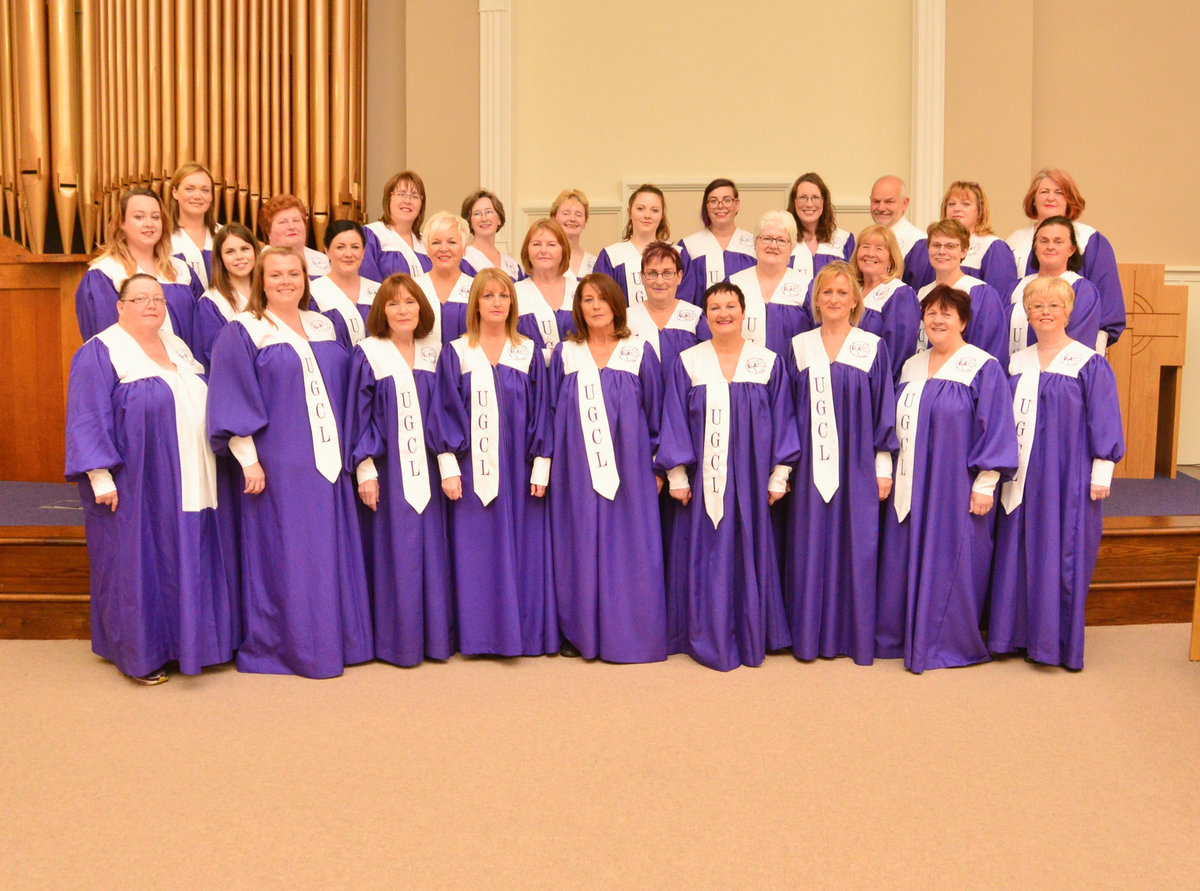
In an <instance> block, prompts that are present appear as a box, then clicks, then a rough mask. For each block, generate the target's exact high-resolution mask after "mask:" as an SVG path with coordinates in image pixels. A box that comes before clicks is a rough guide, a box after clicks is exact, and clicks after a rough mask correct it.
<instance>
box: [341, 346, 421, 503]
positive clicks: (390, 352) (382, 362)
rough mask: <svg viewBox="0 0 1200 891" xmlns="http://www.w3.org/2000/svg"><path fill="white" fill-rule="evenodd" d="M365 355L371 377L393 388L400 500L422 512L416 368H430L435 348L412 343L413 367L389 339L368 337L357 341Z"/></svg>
mask: <svg viewBox="0 0 1200 891" xmlns="http://www.w3.org/2000/svg"><path fill="white" fill-rule="evenodd" d="M358 346H359V349H361V350H362V351H363V354H364V355H365V356H366V357H367V362H369V363H370V365H371V371H372V372H373V373H374V374H375V380H377V381H381V380H383V379H385V378H389V377H390V378H391V379H392V381H393V383H394V384H395V387H396V421H397V423H396V451H397V457H398V459H399V464H400V478H401V480H402V481H403V483H404V500H405V501H407V502H408V503H409V504H410V505H412V508H413V510H415V511H416V512H417V513H422V512H423V511H424V510H425V507H426V505H428V504H429V492H430V485H429V458H428V456H427V455H426V453H425V427H424V425H423V424H422V422H421V403H420V401H419V400H418V399H417V380H416V377H415V375H414V374H413V372H414V371H415V370H417V369H421V370H423V371H433V370H434V369H435V367H436V363H437V353H438V351H437V350H436V349H435V348H433V347H430V346H422V343H421V342H419V343H417V344H416V347H415V349H414V354H413V365H414V367H413V368H409V367H408V363H407V362H405V361H404V357H403V356H402V355H400V350H398V349H397V348H396V345H395V344H394V343H392V341H391V340H390V339H385V338H381V337H368V338H366V339H365V340H363V341H362V342H361V343H359V345H358Z"/></svg>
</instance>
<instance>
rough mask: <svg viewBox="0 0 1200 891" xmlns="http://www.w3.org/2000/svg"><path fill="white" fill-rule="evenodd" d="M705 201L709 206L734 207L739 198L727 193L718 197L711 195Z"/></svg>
mask: <svg viewBox="0 0 1200 891" xmlns="http://www.w3.org/2000/svg"><path fill="white" fill-rule="evenodd" d="M704 203H705V205H707V206H708V207H733V205H734V204H736V203H737V199H736V198H734V197H733V196H732V195H726V196H725V197H724V198H717V197H714V196H712V195H709V196H708V198H707V199H706V200H705V202H704Z"/></svg>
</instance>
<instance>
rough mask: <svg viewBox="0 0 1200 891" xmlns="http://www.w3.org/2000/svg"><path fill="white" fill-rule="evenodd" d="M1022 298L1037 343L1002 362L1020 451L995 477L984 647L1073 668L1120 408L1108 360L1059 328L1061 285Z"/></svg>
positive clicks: (1041, 281)
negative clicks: (1008, 477)
mask: <svg viewBox="0 0 1200 891" xmlns="http://www.w3.org/2000/svg"><path fill="white" fill-rule="evenodd" d="M1043 225H1044V224H1043ZM1021 300H1022V303H1023V304H1024V309H1025V314H1026V316H1028V318H1029V324H1030V325H1031V326H1032V327H1033V329H1034V331H1035V332H1036V333H1037V343H1035V344H1034V345H1032V346H1029V347H1026V348H1025V349H1023V350H1020V351H1019V352H1017V353H1014V354H1013V357H1012V358H1011V359H1010V360H1009V363H1008V374H1009V377H1008V383H1009V387H1010V388H1011V390H1012V404H1013V413H1014V415H1015V416H1016V421H1017V441H1018V447H1019V458H1018V462H1017V473H1016V475H1015V476H1014V477H1013V479H1012V481H1011V482H1007V483H1005V484H1004V485H1003V486H1001V487H1000V505H999V517H998V520H997V524H996V558H995V562H994V564H993V566H994V568H993V571H992V592H991V593H992V596H991V608H990V612H989V621H988V649H989V650H990V651H991V652H993V653H1010V652H1013V651H1021V650H1023V651H1024V652H1025V655H1026V656H1027V657H1028V658H1029V659H1030V660H1031V661H1033V662H1041V663H1045V664H1048V665H1062V666H1063V667H1065V668H1067V669H1070V670H1073V671H1078V670H1080V669H1082V668H1083V630H1084V629H1083V626H1084V607H1085V605H1086V603H1087V595H1088V587H1089V586H1090V585H1091V581H1092V570H1093V569H1094V568H1095V566H1096V555H1097V554H1098V552H1099V549H1100V527H1101V522H1102V519H1103V512H1102V510H1101V502H1102V501H1103V500H1104V499H1105V498H1107V497H1108V495H1109V493H1110V491H1111V488H1110V487H1111V485H1112V475H1113V467H1114V465H1115V463H1116V462H1117V461H1119V460H1121V457H1122V456H1123V455H1124V453H1125V440H1124V436H1123V434H1122V432H1121V407H1120V403H1119V401H1118V399H1117V382H1116V378H1115V376H1114V375H1113V370H1112V367H1111V366H1110V365H1109V364H1108V362H1107V361H1105V359H1104V357H1103V356H1101V355H1100V354H1099V353H1097V352H1095V351H1094V350H1093V349H1092V348H1091V347H1090V346H1089V345H1087V344H1086V343H1080V342H1079V341H1077V340H1074V339H1072V338H1071V336H1070V334H1068V333H1067V330H1068V320H1069V319H1070V318H1071V316H1072V314H1073V309H1074V306H1075V305H1076V304H1075V294H1074V290H1073V288H1072V287H1071V285H1070V283H1069V282H1067V281H1066V280H1065V279H1062V278H1035V279H1033V280H1032V281H1030V282H1029V283H1028V284H1027V285H1026V286H1025V290H1024V292H1023V293H1022V295H1021Z"/></svg>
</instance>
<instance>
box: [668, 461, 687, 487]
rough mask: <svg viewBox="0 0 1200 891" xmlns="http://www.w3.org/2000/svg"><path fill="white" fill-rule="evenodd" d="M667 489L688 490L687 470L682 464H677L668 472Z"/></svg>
mask: <svg viewBox="0 0 1200 891" xmlns="http://www.w3.org/2000/svg"><path fill="white" fill-rule="evenodd" d="M667 488H668V489H686V488H688V475H687V468H686V467H684V466H683V465H682V464H676V465H675V466H674V467H672V468H671V469H670V470H668V471H667Z"/></svg>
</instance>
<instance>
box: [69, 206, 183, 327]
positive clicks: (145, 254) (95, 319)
mask: <svg viewBox="0 0 1200 891" xmlns="http://www.w3.org/2000/svg"><path fill="white" fill-rule="evenodd" d="M139 272H140V273H143V274H145V275H149V276H150V277H152V278H154V279H155V280H156V281H158V283H159V284H160V285H162V289H163V296H164V297H166V298H167V314H166V316H165V317H164V319H163V328H164V330H166V331H167V332H168V333H171V334H174V335H176V336H178V337H180V338H182V339H183V341H184V343H186V344H187V345H188V346H189V347H193V348H194V344H193V342H192V340H193V339H192V320H193V317H194V315H195V311H196V301H197V300H199V299H200V295H201V294H202V293H203V288H201V287H200V283H199V282H198V281H197V280H196V278H195V276H193V275H192V271H191V269H189V268H188V265H187V264H186V263H185V262H183V260H180V259H178V258H176V257H173V256H172V255H171V235H170V233H169V232H168V231H167V227H166V221H165V220H164V218H163V207H162V202H161V201H160V200H159V197H158V195H157V194H156V193H155V192H152V191H151V190H150V189H143V188H140V187H138V188H133V189H126V190H125V191H124V192H123V193H122V194H121V201H120V203H119V204H118V205H117V210H116V213H115V214H114V215H113V218H112V220H111V221H110V223H109V230H108V245H107V246H106V247H105V249H104V252H103V253H101V254H100V256H99V257H97V258H96V259H95V260H93V261H92V263H91V265H90V266H88V270H87V272H85V273H84V274H83V279H82V280H81V281H80V282H79V287H78V288H77V289H76V290H75V316H76V319H77V320H78V322H79V333H80V335H82V337H83V339H84V340H85V341H86V340H87V339H88V338H90V337H92V336H93V335H96V334H99V333H100V332H101V331H103V330H104V329H105V328H107V327H109V326H110V325H114V324H116V322H117V292H118V291H119V290H120V288H121V285H122V284H124V283H125V279H127V278H129V277H130V276H132V275H134V274H136V273H139Z"/></svg>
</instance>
